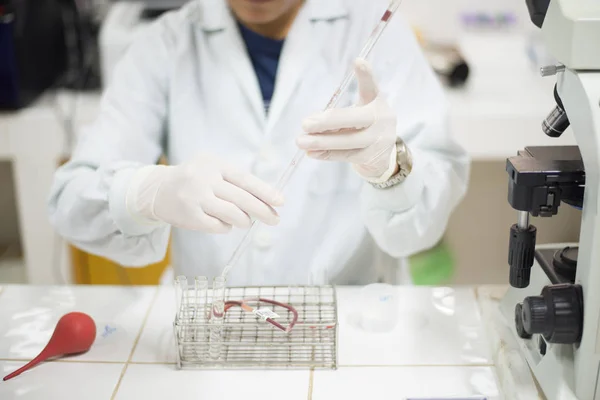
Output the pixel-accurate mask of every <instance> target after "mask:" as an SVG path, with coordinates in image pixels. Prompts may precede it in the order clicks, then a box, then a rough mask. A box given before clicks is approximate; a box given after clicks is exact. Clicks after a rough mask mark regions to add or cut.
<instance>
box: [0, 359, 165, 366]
mask: <svg viewBox="0 0 600 400" xmlns="http://www.w3.org/2000/svg"><path fill="white" fill-rule="evenodd" d="M0 361H8V362H24V363H27V362H29V361H31V359H25V358H0ZM45 363H64V364H111V365H114V364H125V363H127V361H99V360H65V359H61V358H59V359H56V360H48V361H45ZM129 364H133V365H138V364H139V365H175V363H174V362H161V361H131V362H129Z"/></svg>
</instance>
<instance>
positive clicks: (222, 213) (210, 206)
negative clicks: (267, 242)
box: [202, 194, 252, 228]
mask: <svg viewBox="0 0 600 400" xmlns="http://www.w3.org/2000/svg"><path fill="white" fill-rule="evenodd" d="M202 209H203V211H204V212H205V213H206V214H208V215H209V216H211V217H215V218H217V219H218V220H220V221H222V222H224V223H226V224H228V225H231V226H234V227H236V228H249V227H250V225H251V224H252V221H251V220H250V217H249V216H248V214H246V213H245V212H243V211H242V210H240V209H239V207H237V206H236V205H235V204H233V203H230V202H229V201H226V200H223V199H221V198H219V197H218V196H216V194H215V197H213V198H211V199H210V200H209V201H206V202H205V204H203V205H202Z"/></svg>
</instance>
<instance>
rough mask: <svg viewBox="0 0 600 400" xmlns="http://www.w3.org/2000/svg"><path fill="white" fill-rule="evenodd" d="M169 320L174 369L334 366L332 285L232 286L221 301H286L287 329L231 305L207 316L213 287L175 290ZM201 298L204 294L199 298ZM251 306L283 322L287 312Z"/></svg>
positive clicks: (258, 304)
mask: <svg viewBox="0 0 600 400" xmlns="http://www.w3.org/2000/svg"><path fill="white" fill-rule="evenodd" d="M177 296H178V299H177V300H178V301H177V304H178V305H177V313H176V317H175V321H174V324H173V326H174V334H175V342H176V345H177V368H178V369H219V368H222V369H227V368H231V369H255V368H258V369H294V368H295V369H336V368H337V359H338V347H337V346H338V320H337V297H336V291H335V287H333V286H310V287H309V286H298V287H278V286H271V287H231V288H226V289H225V301H241V300H245V299H258V298H262V299H269V300H275V301H277V302H280V303H286V304H289V305H291V306H292V307H293V308H294V309H295V310H296V311H297V312H298V321H297V323H296V325H295V326H294V328H293V329H292V330H291V332H289V333H285V332H283V331H280V330H278V329H275V328H274V327H273V326H272V325H271V324H268V323H266V322H265V321H263V320H262V319H260V318H258V317H257V316H255V315H254V314H252V313H249V312H247V311H244V310H242V309H241V308H240V307H232V308H230V309H229V310H228V311H227V312H226V313H225V314H224V317H223V318H222V320H221V321H220V322H219V321H216V319H211V312H210V311H211V309H212V306H213V305H212V302H213V299H212V296H213V295H212V290H207V291H204V292H202V293H201V292H199V291H198V290H197V289H196V288H186V289H185V290H180V291H179V293H178V295H177ZM204 296H205V298H204ZM252 306H254V307H256V309H269V310H271V311H273V312H275V313H277V314H278V318H277V319H276V320H277V322H279V323H280V324H282V325H284V326H287V325H288V324H289V323H290V322H291V319H292V313H291V312H290V311H288V310H286V309H283V308H280V307H276V306H273V305H271V304H268V303H261V302H253V303H252Z"/></svg>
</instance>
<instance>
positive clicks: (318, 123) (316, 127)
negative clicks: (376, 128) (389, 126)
mask: <svg viewBox="0 0 600 400" xmlns="http://www.w3.org/2000/svg"><path fill="white" fill-rule="evenodd" d="M375 120H376V115H375V109H374V108H373V107H370V106H368V105H367V106H364V107H348V108H333V109H330V110H326V111H323V112H321V113H318V114H314V115H312V116H310V117H308V118H306V119H305V120H304V121H303V122H302V129H303V130H304V131H305V132H306V133H323V132H328V131H339V130H342V129H354V130H357V129H365V128H368V127H370V126H371V125H373V124H374V123H375Z"/></svg>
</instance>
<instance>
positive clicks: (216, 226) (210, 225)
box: [192, 210, 232, 233]
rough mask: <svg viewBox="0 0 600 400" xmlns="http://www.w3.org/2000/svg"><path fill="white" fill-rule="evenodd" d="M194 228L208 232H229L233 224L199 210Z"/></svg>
mask: <svg viewBox="0 0 600 400" xmlns="http://www.w3.org/2000/svg"><path fill="white" fill-rule="evenodd" d="M195 222H196V223H195V227H194V228H192V230H196V231H202V232H207V233H228V232H229V231H231V228H232V226H231V225H229V224H226V223H225V222H223V221H221V220H220V219H218V218H215V217H212V216H210V215H208V214H206V213H204V212H202V211H200V210H199V212H198V214H197V216H196V218H195Z"/></svg>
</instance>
